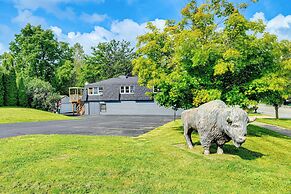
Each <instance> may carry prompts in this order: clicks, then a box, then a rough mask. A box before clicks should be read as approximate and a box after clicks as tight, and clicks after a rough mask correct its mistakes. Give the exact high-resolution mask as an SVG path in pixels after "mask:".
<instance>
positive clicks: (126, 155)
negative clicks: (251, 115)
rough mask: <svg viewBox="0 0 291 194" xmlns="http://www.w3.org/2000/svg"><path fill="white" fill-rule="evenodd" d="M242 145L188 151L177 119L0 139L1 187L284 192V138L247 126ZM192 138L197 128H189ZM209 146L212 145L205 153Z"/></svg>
mask: <svg viewBox="0 0 291 194" xmlns="http://www.w3.org/2000/svg"><path fill="white" fill-rule="evenodd" d="M248 130H249V135H248V139H247V141H246V143H245V144H244V145H243V147H242V148H239V149H238V148H235V147H234V146H233V145H232V144H231V143H230V144H227V145H226V146H225V154H224V155H217V154H211V155H210V156H204V155H203V154H202V147H201V146H200V145H196V146H195V147H194V149H193V150H189V149H188V148H187V147H186V145H185V141H184V138H183V135H182V128H181V122H180V121H175V122H171V123H168V124H166V125H164V126H162V127H160V128H157V129H155V130H153V131H151V132H150V133H148V134H145V135H143V136H140V137H138V138H129V137H101V136H100V137H94V136H72V135H50V136H47V135H37V136H22V137H13V138H7V139H1V140H0V148H1V149H0V191H1V192H4V193H6V192H7V193H20V192H21V193H23V192H24V193H60V192H62V193H86V192H91V193H290V191H291V179H290V177H291V166H290V163H291V153H290V147H291V139H290V138H289V137H286V136H283V135H279V134H277V133H275V132H271V131H269V130H266V129H263V128H260V127H256V126H251V125H250V126H249V129H248ZM193 138H194V141H195V142H196V143H198V136H197V134H193ZM214 151H215V148H213V149H212V152H214Z"/></svg>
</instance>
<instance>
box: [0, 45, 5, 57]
mask: <svg viewBox="0 0 291 194" xmlns="http://www.w3.org/2000/svg"><path fill="white" fill-rule="evenodd" d="M5 51H6V49H5V47H4V45H3V44H2V43H1V42H0V55H1V54H2V53H4V52H5Z"/></svg>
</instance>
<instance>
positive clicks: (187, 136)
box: [184, 124, 193, 149]
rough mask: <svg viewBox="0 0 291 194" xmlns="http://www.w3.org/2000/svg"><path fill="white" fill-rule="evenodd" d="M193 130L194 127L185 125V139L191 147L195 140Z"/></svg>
mask: <svg viewBox="0 0 291 194" xmlns="http://www.w3.org/2000/svg"><path fill="white" fill-rule="evenodd" d="M192 132H193V129H192V128H191V127H190V128H189V127H188V125H187V124H185V125H184V136H185V139H186V143H187V145H188V147H189V148H190V149H192V148H193V142H192V138H191V133H192Z"/></svg>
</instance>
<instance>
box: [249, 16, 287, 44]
mask: <svg viewBox="0 0 291 194" xmlns="http://www.w3.org/2000/svg"><path fill="white" fill-rule="evenodd" d="M259 19H261V20H263V22H264V23H265V25H266V30H267V31H268V32H270V33H272V34H275V35H277V36H278V38H279V40H283V39H288V40H291V15H287V16H283V15H282V14H279V15H277V16H276V17H274V18H272V19H271V20H267V19H266V18H265V14H264V13H262V12H257V13H255V14H254V16H253V17H252V18H251V20H252V21H258V20H259Z"/></svg>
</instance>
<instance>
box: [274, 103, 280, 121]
mask: <svg viewBox="0 0 291 194" xmlns="http://www.w3.org/2000/svg"><path fill="white" fill-rule="evenodd" d="M274 106H275V113H276V119H279V106H278V105H277V104H275V105H274Z"/></svg>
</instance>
